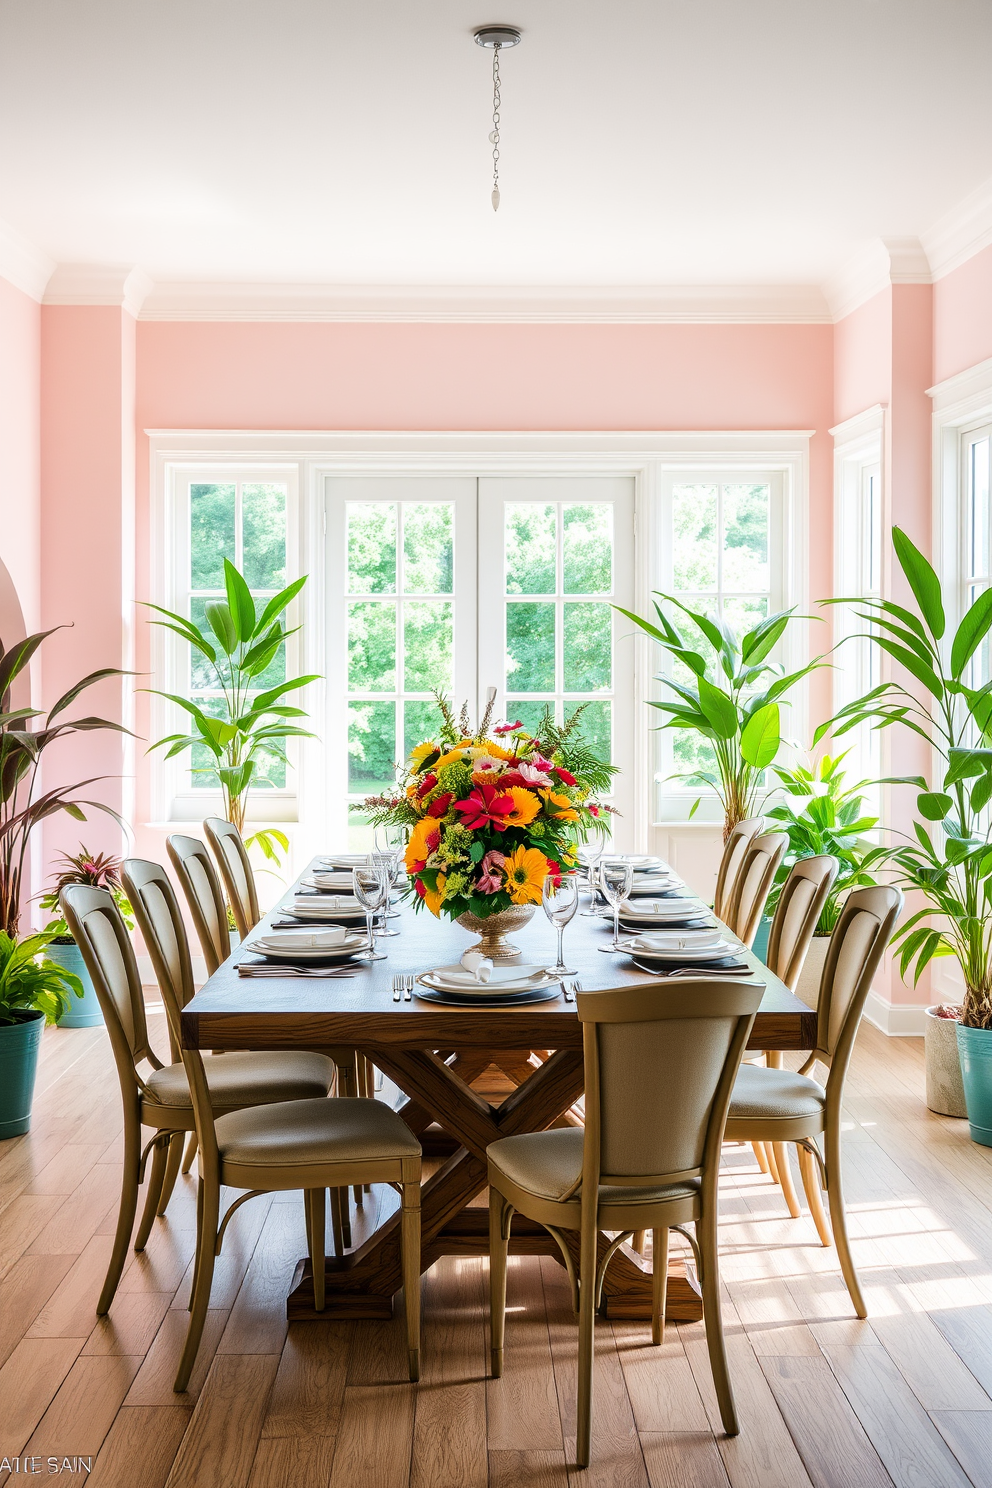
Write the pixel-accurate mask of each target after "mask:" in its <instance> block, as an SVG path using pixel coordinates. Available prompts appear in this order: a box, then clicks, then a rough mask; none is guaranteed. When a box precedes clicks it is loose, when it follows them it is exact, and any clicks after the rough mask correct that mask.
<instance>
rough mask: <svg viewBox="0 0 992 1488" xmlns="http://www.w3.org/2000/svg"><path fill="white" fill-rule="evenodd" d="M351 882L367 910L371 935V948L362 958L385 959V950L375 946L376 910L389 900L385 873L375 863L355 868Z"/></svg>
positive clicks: (366, 915)
mask: <svg viewBox="0 0 992 1488" xmlns="http://www.w3.org/2000/svg"><path fill="white" fill-rule="evenodd" d="M351 884H352V889H353V891H354V895H355V898H356V899H357V900H358V902H359V904H360V905H361V906H362V908H363V909H364V911H365V927H366V930H367V932H368V937H369V948H368V950H367V951H363V952H362V959H363V960H365V961H385V959H386V957H385V955H384V954H383V952H382V951H377V950H376V948H375V916H376V911H377V910H378V909H380V908H381V907H382V904H383V902H384V901H385V902H388V899H387V891H386V886H385V883H384V882H383V875H382V874H381V873H380V872H379V869H378V868H376V867H375V866H374V864H373V865H369V866H366V867H364V868H353V869H352V873H351Z"/></svg>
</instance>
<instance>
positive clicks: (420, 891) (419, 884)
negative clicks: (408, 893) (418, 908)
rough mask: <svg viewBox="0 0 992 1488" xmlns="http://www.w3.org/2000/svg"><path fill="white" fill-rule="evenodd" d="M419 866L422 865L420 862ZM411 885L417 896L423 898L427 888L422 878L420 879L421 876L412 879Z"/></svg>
mask: <svg viewBox="0 0 992 1488" xmlns="http://www.w3.org/2000/svg"><path fill="white" fill-rule="evenodd" d="M421 867H423V864H421ZM413 887H414V888H415V889H416V891H417V896H418V898H420V899H423V898H424V896H425V895H426V893H427V888H426V885H425V884H424V881H423V879H421V878H416V879H414V881H413Z"/></svg>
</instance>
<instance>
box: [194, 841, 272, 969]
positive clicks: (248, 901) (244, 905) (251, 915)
mask: <svg viewBox="0 0 992 1488" xmlns="http://www.w3.org/2000/svg"><path fill="white" fill-rule="evenodd" d="M203 830H204V832H205V833H206V835H207V841H208V842H209V844H210V850H211V852H212V853H213V855H214V857H215V858H216V859H217V866H218V868H219V869H220V876H221V878H222V879H223V880H224V888H225V889H226V891H227V902H228V903H229V904H230V906H231V912H232V914H233V915H234V920H235V923H236V925H237V927H238V934H239V935H240V937H241V939H242V940H244V939H245V936H246V935H247V934H248V931H249V930H254V928H255V926H256V925H257V924H258V922H259V920H260V918H261V915H260V914H259V910H258V895H257V893H256V892H255V874H254V871H253V870H252V866H251V863H250V862H249V861H248V851H247V849H246V847H245V845H244V842H243V841H242V838H241V833H240V832H239V831H238V829H237V827H235V826H232V824H231V823H230V822H229V821H224V820H223V819H222V818H221V817H219V816H208V817H207V819H206V821H205V822H204V823H203Z"/></svg>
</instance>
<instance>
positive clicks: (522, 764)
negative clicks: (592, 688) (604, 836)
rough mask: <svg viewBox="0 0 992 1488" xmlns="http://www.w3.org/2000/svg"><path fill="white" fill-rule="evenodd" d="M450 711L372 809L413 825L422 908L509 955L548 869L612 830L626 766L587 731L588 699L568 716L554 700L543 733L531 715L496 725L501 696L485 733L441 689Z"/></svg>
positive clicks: (410, 864)
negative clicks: (601, 796)
mask: <svg viewBox="0 0 992 1488" xmlns="http://www.w3.org/2000/svg"><path fill="white" fill-rule="evenodd" d="M438 710H439V714H440V720H439V727H438V730H437V734H436V735H435V737H434V738H431V739H425V740H424V741H423V742H422V743H420V744H418V745H417V746H416V748H415V749H414V750H413V751H412V753H411V754H410V757H409V759H408V760H407V762H406V765H405V767H404V770H403V773H402V775H401V777H400V780H399V784H398V787H397V790H396V793H395V794H393V795H390V796H373V797H370V798H369V799H368V800H366V801H365V803H364V807H363V810H364V811H365V813H366V814H367V815H368V816H369V817H370V818H371V820H372V821H373V822H374V823H375V824H376V825H381V824H389V825H392V826H399V827H402V828H404V829H406V830H408V832H409V838H408V841H407V848H406V870H407V874H408V876H409V879H410V886H411V887H410V893H411V894H412V895H413V896H414V899H415V902H416V905H417V907H418V908H420V907H421V906H425V907H426V908H427V909H429V910H430V912H431V913H432V914H434V915H437V916H438V918H440V916H441V915H442V914H443V915H447V916H448V917H449V918H450V919H453V920H459V921H460V922H461V923H462V924H464V925H465V926H466V928H468V929H474V930H479V931H481V933H482V936H483V942H482V949H483V950H484V951H485V952H486V953H487V954H493V955H495V956H497V957H502V958H503V959H507V958H508V957H511V956H513V955H514V954H516V951H515V948H513V947H509V946H508V945H507V943H506V942H505V941H502V939H501V936H502V931H503V930H504V929H513V928H519V927H520V926H521V925H523V924H525V923H526V922H527V920H529V919H530V917H531V915H532V914H533V912H534V906H535V905H537V904H540V902H541V894H542V890H543V886H544V880H545V879H546V878H547V877H548V875H549V874H550V875H552V876H553V877H560V876H561V874H562V873H566V872H568V871H570V870H571V869H572V868H574V866H575V863H576V856H577V854H576V849H577V846H578V844H579V843H580V842H582V841H584V840H585V839H586V838H587V837H588V836H589V835H590V833H592V832H596V831H600V832H604V833H605V832H606V831H607V830H608V828H607V825H606V818H607V815H608V814H609V813H610V812H611V809H612V808H610V807H608V806H606V805H603V804H601V803H600V802H599V801H598V800H597V799H596V797H597V793H599V792H602V791H605V790H608V789H609V785H610V780H611V778H612V776H613V775H614V774H615V766H613V765H609V764H605V763H604V762H603V761H602V760H600V759H599V758H598V757H597V756H596V755H595V753H594V752H593V751H592V750H591V749H590V748H589V747H588V745H587V744H586V743H585V742H584V740H583V738H582V735H581V731H580V718H581V714H582V708H581V707H579V708H577V709H576V710H575V712H574V713H573V714H572V715H571V716H570V717H569V718H567V719H566V720H565V722H564V723H563V724H560V725H559V724H556V723H555V721H554V717H553V715H552V712H551V709H550V708H547V709H546V710H545V713H544V717H543V718H542V720H541V722H540V724H539V725H538V727H537V730H536V732H535V733H533V734H530V733H528V732H527V730H526V729H525V728H524V727H523V725H522V724H521V723H520V722H519V721H515V722H512V723H502V724H499V725H498V726H497V727H495V728H491V720H492V712H493V698H492V696H491V697H490V701H489V704H488V706H487V708H486V712H485V715H484V717H483V719H482V721H481V723H480V725H479V727H478V729H476V730H475V731H474V732H473V731H472V729H471V725H470V723H469V719H468V713H467V709H466V708H463V709H462V712H461V717H460V718H459V719H458V720H457V721H456V720H455V716H454V714H453V712H452V710H451V706H450V704H449V703H448V701H447V699H445V698H443V697H441V696H439V697H438ZM514 911H516V913H514ZM520 911H524V913H523V914H521V913H520ZM497 916H499V917H500V923H498V924H497V923H495V921H496V917H497Z"/></svg>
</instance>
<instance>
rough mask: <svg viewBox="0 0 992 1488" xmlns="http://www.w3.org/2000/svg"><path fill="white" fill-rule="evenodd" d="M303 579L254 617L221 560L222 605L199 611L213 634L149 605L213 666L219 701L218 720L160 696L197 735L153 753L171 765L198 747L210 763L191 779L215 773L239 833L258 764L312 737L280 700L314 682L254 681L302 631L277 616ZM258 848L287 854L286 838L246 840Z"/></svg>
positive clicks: (214, 602) (257, 781)
mask: <svg viewBox="0 0 992 1488" xmlns="http://www.w3.org/2000/svg"><path fill="white" fill-rule="evenodd" d="M306 581H307V580H306V575H304V576H303V577H302V578H299V579H296V580H295V582H294V583H292V584H289V585H287V587H286V588H285V589H283V590H282V591H281V592H280V593H279V594H276V595H274V596H273V597H272V599H270V600H269V602H268V603H267V604H266V606H265V608H264V609H263V611H262V613H261V614H260V615H259V614H257V613H256V610H255V601H254V600H253V598H252V596H251V592H250V590H249V588H248V585H247V584H246V583H245V580H244V578H243V577H242V575H241V574H240V573H239V572H238V570H237V569H236V568H235V566H234V564H233V563H231V562H230V561H229V560H228V559H226V558H225V560H224V587H225V589H226V591H227V598H226V600H225V599H208V600H207V601H206V604H205V606H204V610H205V613H206V619H207V624H208V626H209V627H210V633H208V632H206V631H204V630H201V629H200V627H199V626H197V625H195V624H194V623H193V621H192V620H189V619H187V618H186V616H185V615H178V614H176V613H175V612H174V611H172V610H166V609H163V608H162V606H161V605H149V608H150V609H153V610H156V611H157V612H158V613H159V614H160V615H163V616H164V617H165V618H164V619H162V620H154V621H153V622H152V623H153V624H154V625H161V626H163V627H164V628H165V629H166V630H171V631H173V632H174V633H175V634H176V635H178V636H180V637H181V639H182V640H184V641H188V642H189V644H190V645H191V646H192V648H193V650H194V651H196V652H198V653H199V655H200V656H202V657H203V658H204V660H205V661H206V662H207V664H208V666H209V667H210V669H211V671H212V673H213V675H214V677H215V679H216V686H217V689H218V691H219V693H220V695H221V702H222V712H223V716H222V717H219V718H215V717H213V716H212V715H211V714H210V713H208V712H207V711H206V710H205V709H204V708H202V707H200V706H199V704H197V703H194V702H191V701H190V699H189V698H185V697H180V696H179V695H178V694H176V693H172V692H160V693H158V696H159V697H164V698H167V699H168V700H169V701H170V702H172V703H175V704H176V706H177V707H179V708H182V709H183V710H184V711H185V712H186V713H188V714H189V716H190V718H191V719H192V720H193V728H194V730H195V732H194V733H191V734H187V733H181V734H168V735H167V736H166V737H165V738H164V739H158V740H156V742H155V743H154V744H153V745H152V746H151V748H152V749H160V748H165V749H166V756H165V757H166V759H172V758H173V757H174V756H175V755H178V754H181V753H182V752H183V751H184V750H186V749H192V748H193V746H194V745H196V744H202V745H204V746H205V748H206V749H207V750H208V751H209V753H210V754H211V755H213V758H214V761H215V764H214V766H213V767H211V768H210V769H208V770H200V769H198V768H197V767H195V766H194V773H199V774H207V773H209V774H214V773H215V774H216V776H217V778H218V780H219V781H220V787H221V792H222V794H223V800H224V815H225V816H226V818H227V820H228V821H229V822H232V823H233V824H234V826H236V827H237V829H238V831H239V832H241V831H243V829H244V824H245V814H246V810H247V805H248V793H249V790H250V789H251V787H252V786H265V785H267V784H268V782H267V781H265V780H264V778H262V777H260V776H259V775H258V765H259V762H260V760H261V759H263V758H264V757H268V758H271V759H277V760H280V761H282V762H283V763H288V761H287V758H286V751H285V747H284V746H285V741H286V740H287V739H290V738H294V737H295V738H304V739H310V738H312V737H313V735H312V734H311V733H309V731H308V730H306V729H304V728H301V727H299V725H298V724H296V723H294V722H292V720H293V719H297V718H305V717H306V716H307V714H306V712H305V710H304V709H303V708H297V707H294V706H292V705H291V704H289V703H286V702H285V701H284V699H285V697H286V694H287V693H290V692H293V691H295V690H296V689H297V688H300V687H306V685H307V684H308V683H309V682H317V681H319V680H320V679H319V677H317V676H307V677H292V678H289V679H288V680H287V681H285V682H280V683H279V684H278V685H277V686H276V687H269V688H266V689H265V690H264V691H262V692H259V691H258V690H257V686H258V680H259V678H260V677H261V676H262V674H263V672H264V671H265V670H266V668H267V667H268V666H269V665H270V664H271V663H272V661H273V660H274V658H275V656H276V654H277V652H278V651H279V648H280V646H282V644H283V643H284V642H285V641H286V640H287V638H288V637H289V636H291V635H295V634H296V632H297V630H298V629H299V626H296V627H295V628H294V629H292V630H288V629H287V628H286V626H285V625H284V623H283V621H282V619H281V617H282V615H283V614H284V612H285V610H286V608H287V607H288V605H290V604H291V603H292V601H293V600H294V599H295V598H296V596H297V594H299V592H300V590H301V589H302V588H303V586H304V584H305V583H306ZM249 841H251V842H257V843H258V845H259V847H260V848H261V849H262V851H263V852H264V853H265V855H266V856H267V857H269V858H275V856H276V852H275V847H276V845H277V844H278V846H280V847H281V848H283V849H284V850H285V848H286V847H287V846H288V842H287V839H286V837H285V835H284V833H282V832H278V831H276V830H275V829H274V828H269V829H267V830H263V831H259V832H256V833H255V835H254V836H253V837H252V838H250V839H249Z"/></svg>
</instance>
